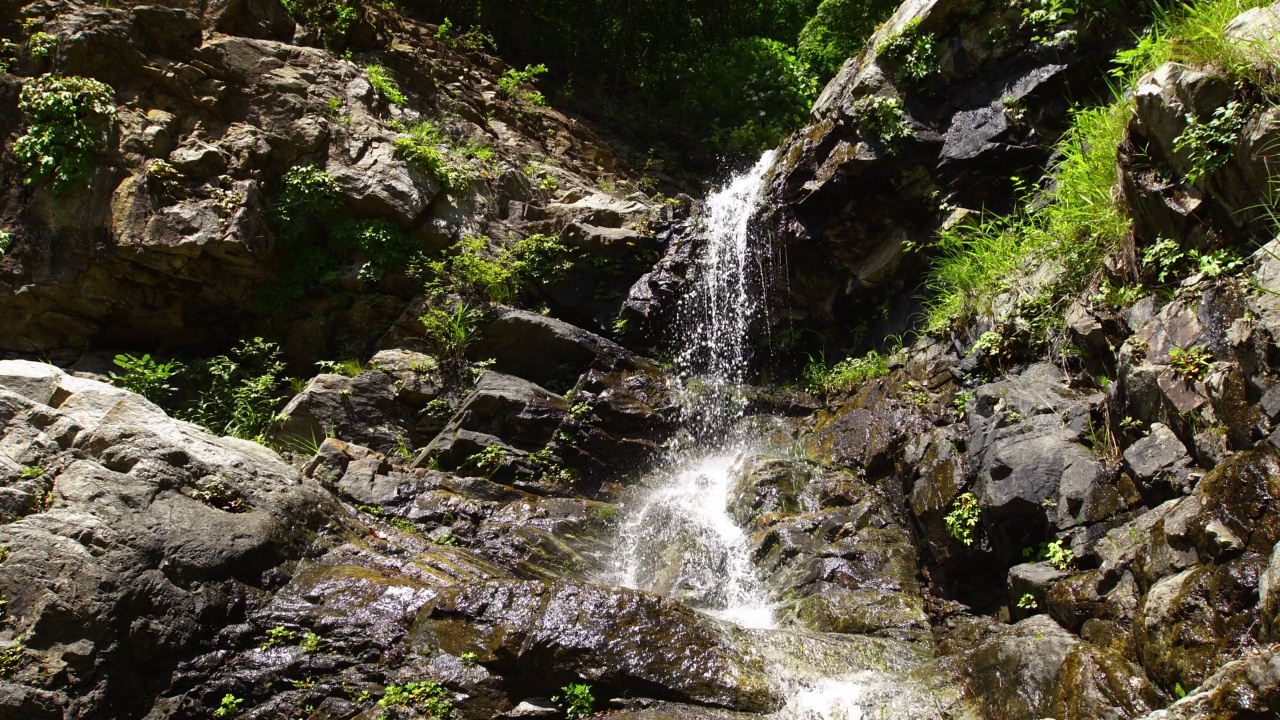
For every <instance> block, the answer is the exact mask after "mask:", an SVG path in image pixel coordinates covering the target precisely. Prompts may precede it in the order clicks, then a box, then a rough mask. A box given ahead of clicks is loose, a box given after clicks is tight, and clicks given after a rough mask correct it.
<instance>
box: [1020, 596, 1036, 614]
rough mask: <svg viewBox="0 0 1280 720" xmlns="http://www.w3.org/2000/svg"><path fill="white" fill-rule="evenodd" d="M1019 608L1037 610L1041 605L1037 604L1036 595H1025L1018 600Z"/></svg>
mask: <svg viewBox="0 0 1280 720" xmlns="http://www.w3.org/2000/svg"><path fill="white" fill-rule="evenodd" d="M1018 607H1020V608H1022V609H1023V610H1035V609H1037V608H1039V607H1040V603H1038V602H1036V596H1035V595H1032V594H1031V593H1023V595H1022V597H1020V598H1018Z"/></svg>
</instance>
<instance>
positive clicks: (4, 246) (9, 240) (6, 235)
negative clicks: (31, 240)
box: [0, 230, 13, 257]
mask: <svg viewBox="0 0 1280 720" xmlns="http://www.w3.org/2000/svg"><path fill="white" fill-rule="evenodd" d="M12 245H13V233H11V232H9V231H8V230H0V257H4V254H5V253H7V252H9V248H10V247H11V246H12Z"/></svg>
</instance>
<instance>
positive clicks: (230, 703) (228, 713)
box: [213, 693, 244, 717]
mask: <svg viewBox="0 0 1280 720" xmlns="http://www.w3.org/2000/svg"><path fill="white" fill-rule="evenodd" d="M243 702H244V700H243V699H242V698H238V697H236V696H235V695H232V694H231V693H227V694H226V695H223V696H222V703H221V704H219V705H218V708H217V709H216V710H214V711H213V716H214V717H233V716H235V715H237V714H239V712H240V704H241V703H243Z"/></svg>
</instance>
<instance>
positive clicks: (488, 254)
mask: <svg viewBox="0 0 1280 720" xmlns="http://www.w3.org/2000/svg"><path fill="white" fill-rule="evenodd" d="M412 272H414V273H415V274H417V275H419V276H421V277H423V279H424V280H425V283H424V284H425V288H426V291H427V293H428V294H431V295H444V294H447V293H457V294H459V295H463V296H465V297H468V298H473V299H477V300H485V301H492V302H506V301H508V300H510V299H512V298H514V297H515V295H516V290H517V286H516V276H515V268H514V267H512V263H511V258H510V255H509V253H505V252H499V253H495V252H494V251H492V250H491V249H490V248H489V241H488V238H483V237H476V236H474V235H467V236H464V237H463V238H462V239H461V240H459V241H458V242H457V244H455V245H454V246H453V248H452V249H451V253H450V254H448V255H446V256H445V257H443V258H438V259H434V260H432V259H426V258H419V259H418V260H417V261H415V264H414V266H413V267H412Z"/></svg>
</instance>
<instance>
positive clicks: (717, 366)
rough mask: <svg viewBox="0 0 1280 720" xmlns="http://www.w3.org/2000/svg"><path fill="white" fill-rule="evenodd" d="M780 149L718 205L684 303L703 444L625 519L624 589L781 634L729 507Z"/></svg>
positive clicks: (684, 368)
mask: <svg viewBox="0 0 1280 720" xmlns="http://www.w3.org/2000/svg"><path fill="white" fill-rule="evenodd" d="M772 164H773V152H772V151H770V152H767V153H765V155H764V157H762V158H760V161H759V162H757V163H756V164H755V166H754V167H752V168H751V169H750V170H749V171H747V172H746V173H744V174H742V175H739V176H737V177H735V178H733V179H732V180H730V181H729V182H728V183H727V184H726V185H725V186H724V187H723V188H721V189H720V190H719V191H718V192H716V193H714V194H712V195H711V196H710V197H709V198H708V199H707V202H706V207H705V212H704V214H703V215H702V218H701V221H700V225H699V232H700V234H701V236H702V238H703V239H704V241H705V247H704V249H703V252H702V255H701V257H700V258H699V262H698V264H697V265H696V267H695V268H694V269H693V271H692V273H691V277H690V288H689V291H688V292H687V293H686V295H685V296H684V297H683V298H682V301H681V303H680V308H679V316H680V322H679V323H678V338H677V347H678V351H677V353H676V359H677V367H678V372H679V378H680V380H681V381H682V382H683V384H684V386H685V390H686V393H685V394H686V402H685V426H686V429H687V430H688V431H689V432H690V433H691V434H692V435H693V437H694V440H693V441H692V442H691V443H689V446H688V447H687V448H686V449H684V450H678V451H676V452H675V453H674V457H673V458H671V460H670V462H669V463H668V465H667V466H666V467H665V468H664V469H663V471H662V472H661V473H659V474H660V476H661V477H660V478H659V479H658V482H657V483H656V484H655V485H656V486H655V487H654V489H653V490H652V492H651V493H650V494H649V496H648V497H647V498H646V500H645V501H644V504H643V506H642V507H640V508H639V510H638V512H635V513H632V514H631V515H630V517H629V518H628V520H627V522H626V523H625V524H624V528H623V532H622V537H621V546H622V547H621V548H620V550H621V551H620V552H619V553H618V560H619V564H620V567H619V574H620V575H621V582H622V583H623V584H625V585H628V586H630V587H638V588H642V589H646V590H652V591H655V592H660V593H663V594H665V595H670V596H672V597H677V598H680V599H682V600H684V601H685V602H686V603H688V604H690V605H692V606H694V607H697V608H700V609H702V610H705V611H707V612H710V613H712V614H713V615H716V616H718V617H721V618H723V619H726V620H730V621H732V622H735V623H737V624H739V625H742V626H744V627H756V628H768V627H773V614H772V611H771V608H770V605H769V600H768V597H767V594H766V591H765V588H764V586H763V584H762V583H761V582H760V579H759V577H758V576H757V573H756V571H755V568H754V566H753V565H752V562H751V556H750V547H749V539H748V537H747V534H746V532H745V531H744V530H743V529H742V528H741V527H739V526H738V524H737V523H736V522H734V520H733V518H732V517H730V515H729V511H728V504H729V494H730V492H731V490H732V488H733V483H734V481H735V480H736V478H737V476H738V475H739V473H740V471H741V470H742V466H743V463H744V461H745V459H746V458H748V457H749V456H751V455H752V454H753V453H754V450H755V442H754V441H753V439H752V438H750V437H747V436H743V435H741V434H735V433H732V432H731V426H732V423H733V421H734V420H736V419H738V418H739V417H741V415H742V403H741V401H740V399H739V393H738V389H739V388H740V387H741V386H742V384H743V383H744V382H745V381H746V380H747V377H748V372H749V370H750V359H751V358H750V355H751V353H750V334H751V329H752V327H753V325H754V324H755V322H756V320H757V319H758V318H760V316H761V314H762V313H763V312H764V308H763V307H762V303H763V300H762V295H763V294H762V292H761V290H762V286H763V284H764V282H765V278H764V277H763V272H764V271H763V270H762V267H761V258H760V257H758V255H759V252H758V243H754V242H752V240H753V238H752V234H753V228H752V226H751V219H752V216H753V215H754V214H755V211H756V209H757V208H758V206H759V205H758V202H759V198H760V195H761V193H762V191H763V188H764V180H765V173H766V172H767V171H768V169H769V167H770V166H771V165H772Z"/></svg>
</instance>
